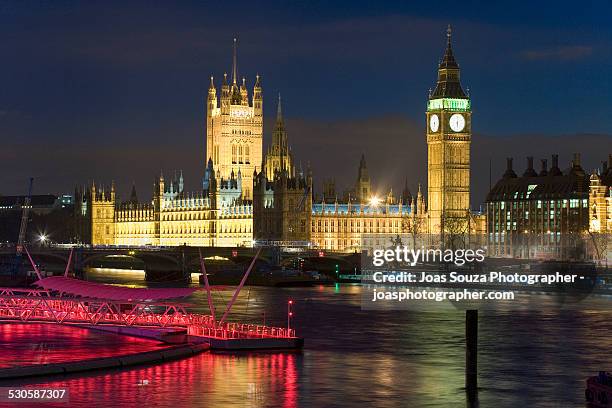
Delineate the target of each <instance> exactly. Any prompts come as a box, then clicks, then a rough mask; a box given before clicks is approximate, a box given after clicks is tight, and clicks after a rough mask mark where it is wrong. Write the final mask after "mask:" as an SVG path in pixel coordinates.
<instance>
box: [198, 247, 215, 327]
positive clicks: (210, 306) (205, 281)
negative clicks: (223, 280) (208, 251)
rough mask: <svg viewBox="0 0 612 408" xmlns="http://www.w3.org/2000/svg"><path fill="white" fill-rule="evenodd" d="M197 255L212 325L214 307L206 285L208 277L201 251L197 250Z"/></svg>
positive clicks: (208, 286) (208, 287)
mask: <svg viewBox="0 0 612 408" xmlns="http://www.w3.org/2000/svg"><path fill="white" fill-rule="evenodd" d="M198 254H199V255H200V268H201V270H202V275H204V287H205V288H206V297H207V299H208V308H209V309H210V314H211V315H212V318H213V324H214V322H215V321H216V318H215V305H214V304H213V300H212V295H211V293H210V285H209V284H208V276H207V275H206V266H205V265H204V258H202V251H201V250H200V249H199V248H198Z"/></svg>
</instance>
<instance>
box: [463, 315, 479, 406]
mask: <svg viewBox="0 0 612 408" xmlns="http://www.w3.org/2000/svg"><path fill="white" fill-rule="evenodd" d="M465 390H466V392H467V395H468V403H469V406H470V407H471V406H477V403H476V401H477V390H478V310H466V311H465Z"/></svg>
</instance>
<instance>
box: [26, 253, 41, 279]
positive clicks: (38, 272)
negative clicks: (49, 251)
mask: <svg viewBox="0 0 612 408" xmlns="http://www.w3.org/2000/svg"><path fill="white" fill-rule="evenodd" d="M23 249H25V251H26V254H27V255H28V259H29V260H30V263H31V264H32V268H34V272H36V276H38V279H42V275H41V274H40V271H39V270H38V267H37V266H36V264H35V263H34V260H33V259H32V255H30V251H28V247H26V246H25V245H24V246H23Z"/></svg>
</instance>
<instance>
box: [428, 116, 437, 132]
mask: <svg viewBox="0 0 612 408" xmlns="http://www.w3.org/2000/svg"><path fill="white" fill-rule="evenodd" d="M439 127H440V118H438V115H436V114H435V113H434V114H433V115H431V116H430V117H429V129H430V130H431V131H432V132H437V131H438V128H439Z"/></svg>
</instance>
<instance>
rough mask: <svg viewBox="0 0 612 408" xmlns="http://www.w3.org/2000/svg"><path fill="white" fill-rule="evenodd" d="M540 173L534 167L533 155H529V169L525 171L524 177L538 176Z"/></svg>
mask: <svg viewBox="0 0 612 408" xmlns="http://www.w3.org/2000/svg"><path fill="white" fill-rule="evenodd" d="M537 176H538V173H536V172H535V170H534V169H533V157H531V156H529V157H527V169H526V170H525V173H523V177H537Z"/></svg>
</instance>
